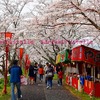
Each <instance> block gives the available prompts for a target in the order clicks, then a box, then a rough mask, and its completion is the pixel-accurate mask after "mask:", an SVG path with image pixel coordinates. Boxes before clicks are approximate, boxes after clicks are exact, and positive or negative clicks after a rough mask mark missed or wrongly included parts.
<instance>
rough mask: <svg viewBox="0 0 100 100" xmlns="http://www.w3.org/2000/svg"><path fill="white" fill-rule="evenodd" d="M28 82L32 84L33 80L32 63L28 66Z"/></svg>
mask: <svg viewBox="0 0 100 100" xmlns="http://www.w3.org/2000/svg"><path fill="white" fill-rule="evenodd" d="M28 76H29V84H33V82H34V67H33V66H32V65H30V67H29V74H28Z"/></svg>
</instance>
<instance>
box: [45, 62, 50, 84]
mask: <svg viewBox="0 0 100 100" xmlns="http://www.w3.org/2000/svg"><path fill="white" fill-rule="evenodd" d="M48 67H49V63H48V62H47V63H46V65H45V67H44V73H45V84H47V74H46V71H47V70H48Z"/></svg>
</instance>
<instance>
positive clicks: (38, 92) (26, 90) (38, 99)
mask: <svg viewBox="0 0 100 100" xmlns="http://www.w3.org/2000/svg"><path fill="white" fill-rule="evenodd" d="M21 89H22V95H23V97H22V99H21V100H79V99H78V98H76V97H74V96H73V95H72V94H71V93H70V92H69V91H68V90H66V89H65V88H64V86H57V81H54V80H53V87H52V89H46V85H45V83H44V82H39V81H38V82H37V83H36V84H33V85H26V86H21Z"/></svg>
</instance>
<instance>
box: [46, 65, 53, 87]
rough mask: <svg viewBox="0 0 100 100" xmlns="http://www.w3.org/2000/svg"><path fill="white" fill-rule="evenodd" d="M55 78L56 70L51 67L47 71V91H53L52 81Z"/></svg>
mask: <svg viewBox="0 0 100 100" xmlns="http://www.w3.org/2000/svg"><path fill="white" fill-rule="evenodd" d="M53 76H54V70H53V67H52V66H51V65H49V66H48V69H47V71H46V78H47V89H48V88H49V89H52V80H53Z"/></svg>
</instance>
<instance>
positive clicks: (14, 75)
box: [9, 60, 22, 100]
mask: <svg viewBox="0 0 100 100" xmlns="http://www.w3.org/2000/svg"><path fill="white" fill-rule="evenodd" d="M9 74H10V83H11V100H16V99H17V98H16V95H15V87H16V88H17V97H18V100H19V99H20V98H21V96H22V95H21V89H20V84H21V75H22V69H21V67H19V66H18V60H14V61H13V66H12V67H10V69H9Z"/></svg>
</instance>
